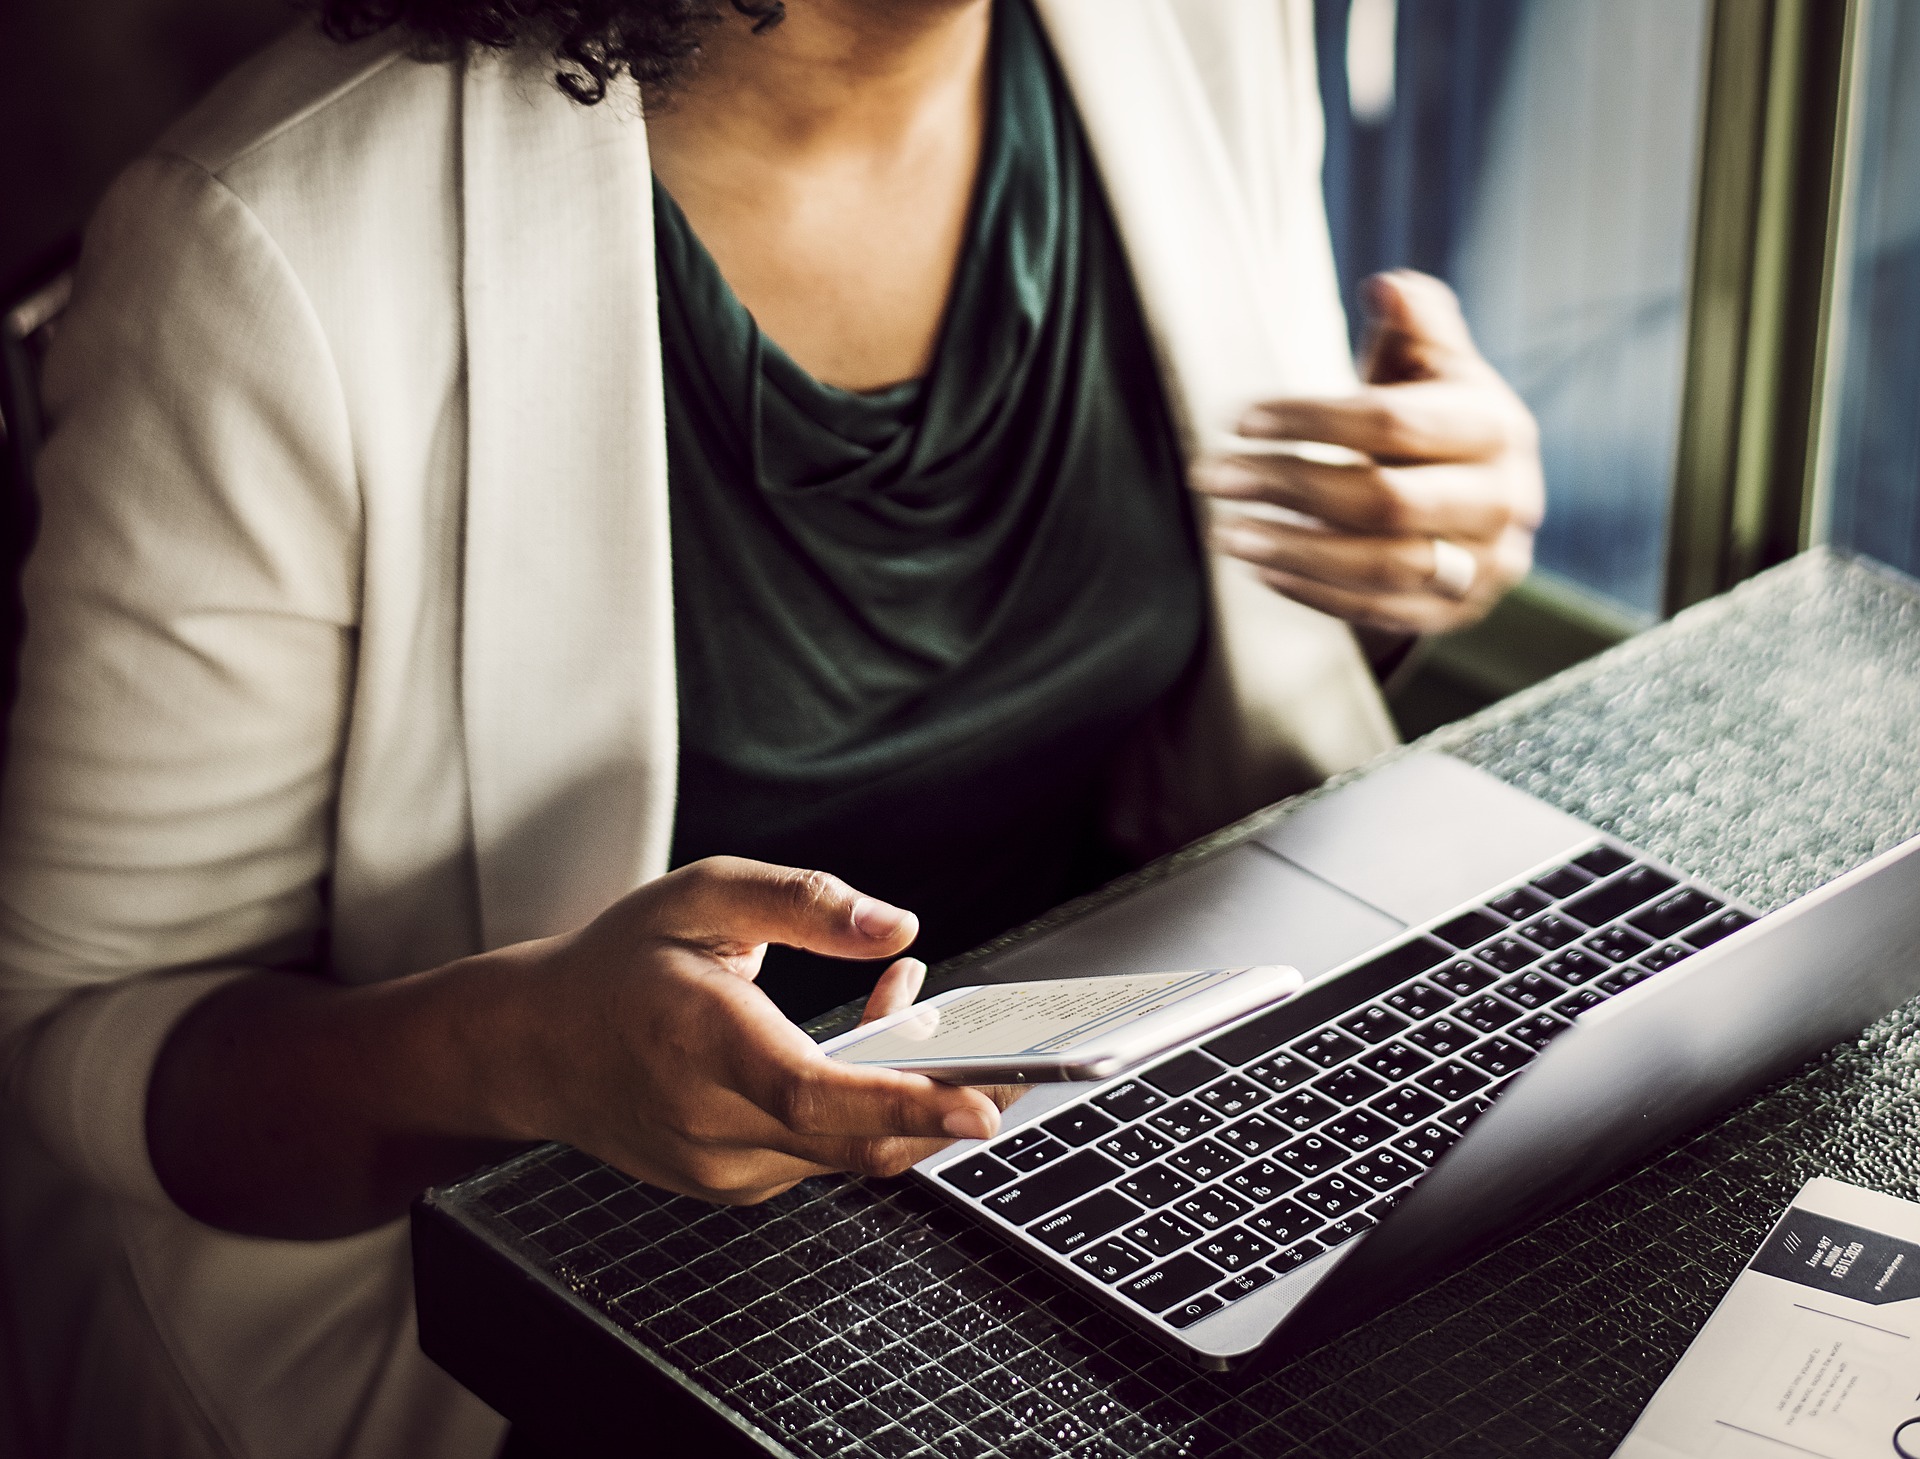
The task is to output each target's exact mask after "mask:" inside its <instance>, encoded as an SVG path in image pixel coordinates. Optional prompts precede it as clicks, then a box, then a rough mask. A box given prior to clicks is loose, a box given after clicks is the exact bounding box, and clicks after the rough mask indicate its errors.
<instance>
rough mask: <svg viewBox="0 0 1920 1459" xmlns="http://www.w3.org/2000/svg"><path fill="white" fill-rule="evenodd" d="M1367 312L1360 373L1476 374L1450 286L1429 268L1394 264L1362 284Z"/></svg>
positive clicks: (1386, 376)
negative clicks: (1397, 266) (1418, 268)
mask: <svg viewBox="0 0 1920 1459" xmlns="http://www.w3.org/2000/svg"><path fill="white" fill-rule="evenodd" d="M1361 298H1362V302H1363V303H1364V304H1365V307H1366V312H1367V327H1366V330H1365V339H1366V346H1365V348H1364V350H1363V351H1362V363H1361V371H1360V373H1361V378H1363V379H1365V380H1367V381H1369V382H1371V383H1374V384H1389V383H1393V382H1397V381H1403V380H1431V379H1443V378H1446V377H1448V376H1450V375H1451V376H1458V377H1461V378H1469V377H1479V376H1481V375H1483V374H1484V373H1485V372H1486V371H1487V370H1488V369H1489V368H1490V367H1488V366H1487V364H1486V362H1485V360H1484V359H1482V358H1481V355H1480V351H1479V349H1478V347H1476V346H1475V344H1474V342H1473V334H1472V331H1470V330H1469V329H1468V328H1467V320H1466V316H1465V315H1464V314H1462V313H1461V312H1460V300H1459V298H1458V296H1457V295H1455V294H1454V292H1453V290H1452V289H1450V288H1448V287H1447V286H1446V285H1445V284H1444V283H1442V282H1441V281H1440V280H1439V279H1436V278H1434V277H1433V276H1432V275H1431V274H1423V273H1420V272H1418V271H1416V270H1414V269H1394V270H1392V271H1390V272H1388V273H1383V274H1375V275H1374V276H1373V277H1372V278H1370V279H1368V280H1367V281H1366V283H1365V284H1364V285H1363V286H1362V294H1361Z"/></svg>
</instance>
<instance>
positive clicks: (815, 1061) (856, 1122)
mask: <svg viewBox="0 0 1920 1459" xmlns="http://www.w3.org/2000/svg"><path fill="white" fill-rule="evenodd" d="M801 1037H802V1038H804V1037H805V1035H801ZM730 1076H731V1082H732V1083H733V1086H734V1088H736V1089H739V1090H740V1091H741V1092H742V1093H743V1094H745V1095H746V1097H747V1098H748V1099H750V1100H752V1101H753V1103H754V1104H756V1105H758V1106H759V1107H760V1108H761V1109H762V1110H764V1111H765V1112H766V1113H768V1114H769V1115H771V1116H772V1117H773V1118H774V1119H776V1120H778V1121H779V1122H780V1123H781V1124H782V1125H784V1126H786V1128H787V1129H789V1130H791V1131H793V1132H794V1133H795V1134H798V1135H823V1136H847V1137H858V1138H865V1139H881V1138H885V1137H888V1136H919V1137H922V1138H930V1139H939V1138H943V1137H944V1138H947V1139H958V1140H985V1139H988V1138H990V1137H991V1136H993V1135H994V1134H995V1133H997V1132H998V1130H999V1128H1000V1111H999V1110H998V1109H996V1108H995V1107H994V1104H993V1101H992V1100H990V1099H988V1098H987V1097H986V1096H985V1095H983V1094H980V1093H978V1092H977V1091H975V1090H972V1089H968V1088H966V1087H964V1086H961V1085H957V1084H942V1083H940V1082H938V1081H937V1080H933V1079H929V1078H927V1077H926V1076H925V1075H924V1074H909V1073H905V1072H903V1071H901V1070H898V1069H883V1068H877V1067H873V1066H865V1065H859V1064H844V1063H841V1062H840V1061H839V1060H837V1059H830V1058H828V1057H826V1056H825V1055H823V1054H821V1053H820V1052H819V1051H818V1050H817V1049H816V1048H814V1047H813V1045H812V1044H811V1043H809V1044H808V1047H807V1050H806V1051H805V1052H804V1053H800V1052H797V1051H792V1050H788V1049H784V1048H783V1049H782V1050H781V1051H780V1052H779V1053H778V1055H777V1056H776V1057H774V1058H771V1059H769V1058H764V1057H755V1056H754V1055H753V1054H751V1053H747V1054H746V1055H745V1057H740V1056H736V1058H735V1060H734V1064H733V1068H732V1069H731V1070H730Z"/></svg>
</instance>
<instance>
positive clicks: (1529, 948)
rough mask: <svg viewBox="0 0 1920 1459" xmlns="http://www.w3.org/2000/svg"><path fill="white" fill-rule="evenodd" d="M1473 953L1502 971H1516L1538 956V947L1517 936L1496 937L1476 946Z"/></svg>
mask: <svg viewBox="0 0 1920 1459" xmlns="http://www.w3.org/2000/svg"><path fill="white" fill-rule="evenodd" d="M1473 955H1474V956H1475V957H1477V958H1478V959H1480V961H1481V962H1483V963H1488V964H1490V965H1491V966H1493V967H1496V968H1498V969H1499V970H1500V971H1501V972H1503V973H1517V972H1519V971H1520V969H1522V968H1524V967H1525V966H1526V965H1527V964H1528V963H1530V962H1532V961H1533V960H1534V959H1536V958H1537V957H1539V956H1540V949H1539V948H1537V947H1535V946H1533V945H1532V944H1531V943H1528V942H1522V941H1521V940H1520V939H1519V938H1517V937H1496V938H1494V939H1493V941H1492V942H1489V943H1487V944H1486V945H1485V946H1484V947H1476V948H1475V949H1474V950H1473Z"/></svg>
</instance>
